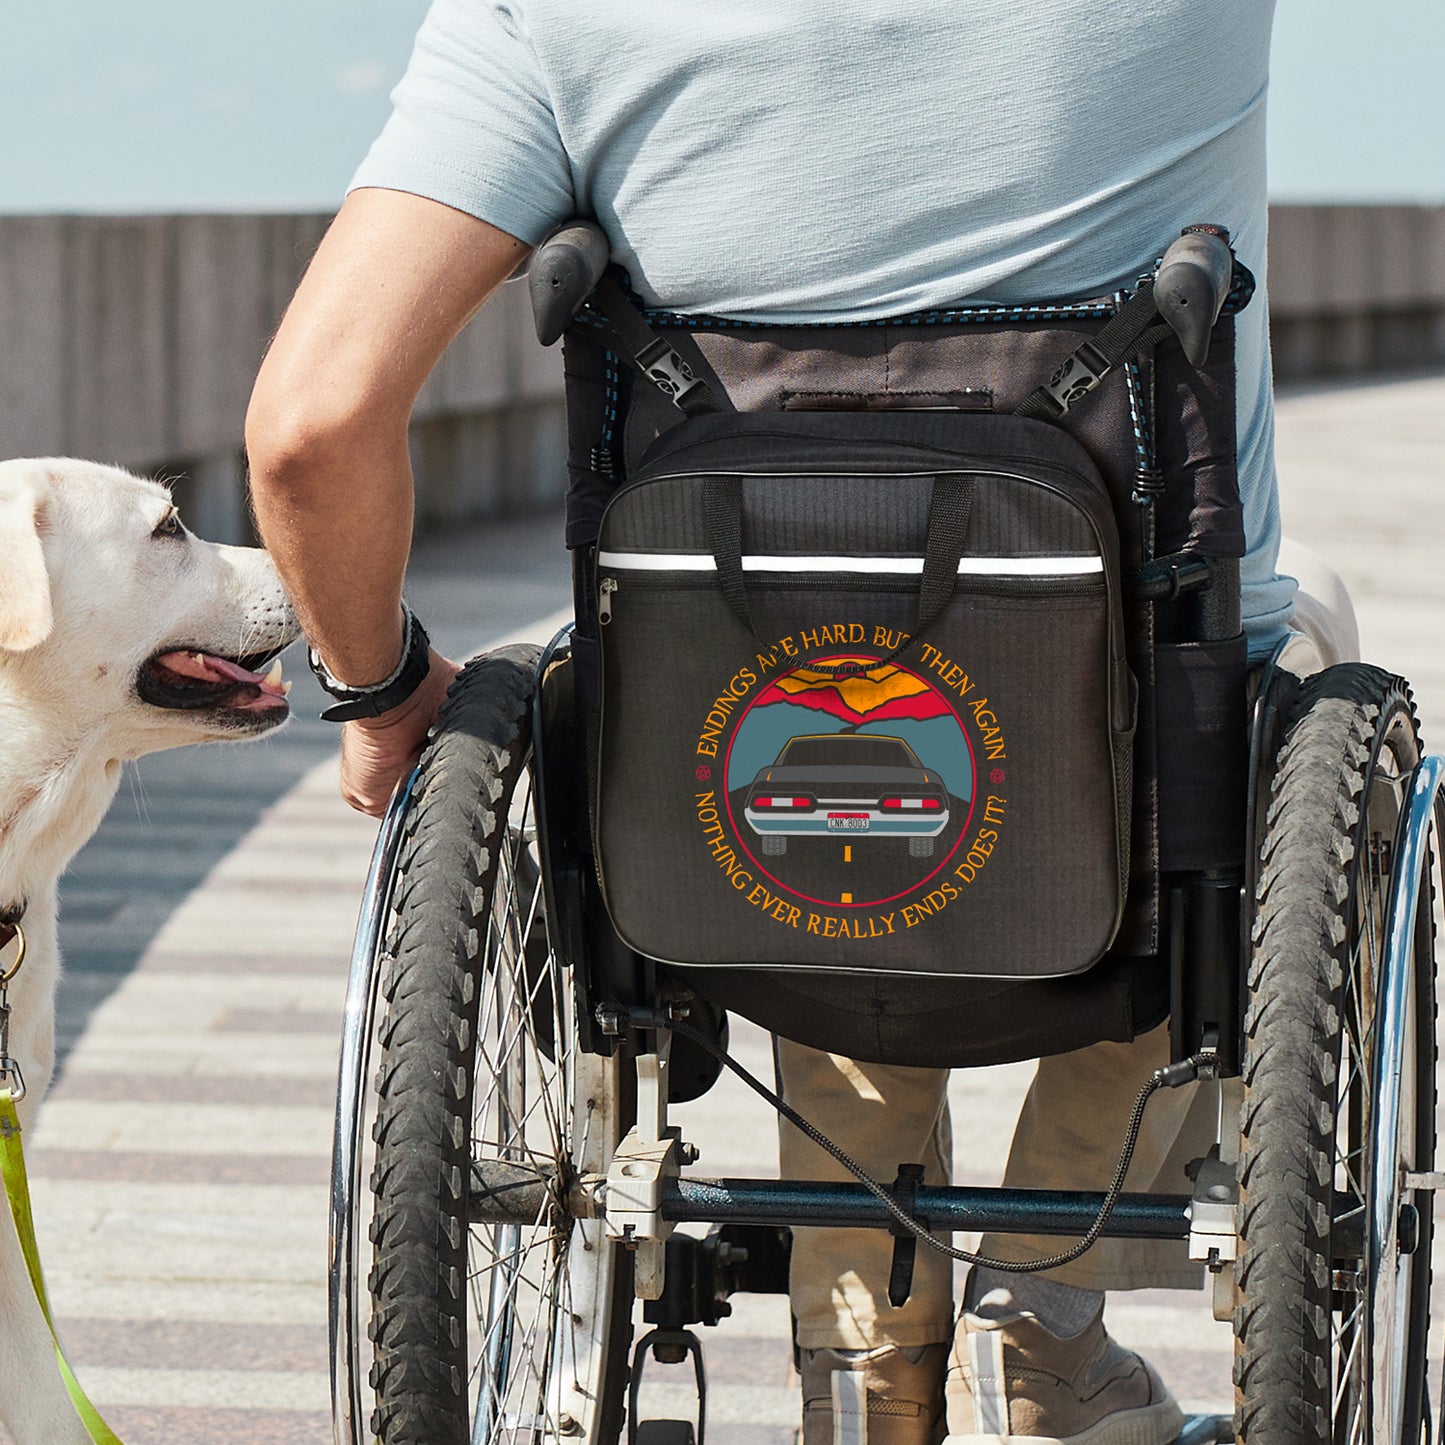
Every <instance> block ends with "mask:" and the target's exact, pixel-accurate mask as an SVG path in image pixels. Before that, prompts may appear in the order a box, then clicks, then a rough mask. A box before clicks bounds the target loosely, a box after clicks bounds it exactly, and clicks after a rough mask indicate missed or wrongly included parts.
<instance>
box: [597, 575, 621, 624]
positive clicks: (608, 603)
mask: <svg viewBox="0 0 1445 1445" xmlns="http://www.w3.org/2000/svg"><path fill="white" fill-rule="evenodd" d="M597 591H598V592H599V593H600V594H601V595H600V596H599V598H598V599H597V620H598V622H600V623H601V624H602V625H603V626H604V627H606V626H607V624H608V623H609V622H611V621H612V594H613V593H614V592H616V591H617V578H615V577H604V578H603V579H602V580H601V581H600V582H599V583H598V584H597Z"/></svg>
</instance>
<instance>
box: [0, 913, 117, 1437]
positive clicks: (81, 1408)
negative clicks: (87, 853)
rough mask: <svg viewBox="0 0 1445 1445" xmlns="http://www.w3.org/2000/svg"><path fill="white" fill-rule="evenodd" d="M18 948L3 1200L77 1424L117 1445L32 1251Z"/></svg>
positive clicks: (0, 1131)
mask: <svg viewBox="0 0 1445 1445" xmlns="http://www.w3.org/2000/svg"><path fill="white" fill-rule="evenodd" d="M16 932H17V936H18V938H19V943H20V949H19V952H18V953H17V954H16V957H15V961H14V963H12V964H11V965H10V967H9V968H8V969H6V970H5V971H4V972H3V973H0V1176H3V1177H4V1181H5V1202H6V1204H7V1205H8V1207H9V1210H10V1217H11V1219H12V1220H14V1222H15V1233H16V1234H17V1235H18V1236H19V1239H20V1253H21V1254H22V1255H23V1256H24V1257H25V1268H26V1269H27V1270H28V1271H29V1274H30V1286H31V1288H32V1289H33V1290H34V1291H35V1298H36V1299H37V1300H38V1301H39V1304H40V1311H41V1313H42V1314H43V1315H44V1316H45V1323H46V1324H47V1325H48V1326H49V1327H50V1338H51V1341H52V1342H53V1343H54V1345H55V1360H56V1363H57V1364H58V1365H59V1366H60V1374H61V1378H62V1379H63V1380H64V1381H65V1388H66V1389H67V1390H68V1391H69V1392H70V1400H71V1403H72V1404H73V1405H74V1406H75V1413H76V1414H77V1415H79V1416H80V1422H81V1424H82V1425H84V1426H85V1428H86V1431H87V1432H88V1433H89V1435H90V1438H91V1439H92V1440H94V1441H95V1442H96V1445H121V1441H120V1437H119V1436H118V1435H116V1433H115V1432H114V1431H113V1430H112V1429H111V1428H110V1426H109V1425H107V1424H106V1423H105V1421H104V1420H103V1419H102V1418H101V1415H100V1411H99V1410H97V1409H96V1408H95V1406H94V1405H92V1404H91V1403H90V1400H89V1399H88V1398H87V1397H86V1393H85V1391H84V1390H82V1389H81V1388H80V1381H79V1380H77V1379H76V1378H75V1374H74V1372H73V1371H72V1370H71V1368H70V1365H69V1363H68V1362H67V1360H66V1358H65V1352H64V1351H63V1350H62V1349H61V1348H60V1340H59V1338H58V1337H57V1335H56V1333H55V1321H54V1320H53V1319H52V1318H51V1314H50V1300H49V1298H48V1296H47V1295H46V1293H45V1276H44V1274H43V1273H42V1272H41V1269H40V1252H39V1250H37V1249H36V1247H35V1222H34V1218H33V1216H32V1214H31V1210H30V1185H29V1183H28V1182H27V1180H26V1177H25V1154H24V1151H23V1150H22V1149H21V1146H20V1115H19V1114H18V1113H17V1112H16V1109H15V1106H16V1104H18V1103H19V1102H20V1100H21V1099H23V1098H24V1097H25V1080H24V1079H23V1078H22V1077H21V1074H20V1067H19V1065H18V1064H17V1063H16V1062H15V1060H14V1059H12V1058H11V1057H10V1054H9V1039H8V1037H7V1035H8V1033H9V1023H10V1006H9V1004H8V1003H7V1002H6V998H5V993H6V985H7V984H8V983H9V982H10V980H11V979H12V978H14V977H15V975H16V974H17V973H18V972H19V971H20V964H21V962H22V961H23V960H24V958H25V935H24V934H23V933H20V932H19V930H18V929H17V930H16Z"/></svg>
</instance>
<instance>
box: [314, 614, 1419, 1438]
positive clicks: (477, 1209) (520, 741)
mask: <svg viewBox="0 0 1445 1445" xmlns="http://www.w3.org/2000/svg"><path fill="white" fill-rule="evenodd" d="M582 670H583V669H582V667H581V666H580V665H579V653H578V639H577V638H576V637H574V634H573V630H572V629H571V628H568V629H564V631H563V632H562V633H561V634H559V635H558V636H557V637H556V638H554V639H553V640H552V641H551V643H550V644H549V645H547V646H546V647H543V648H537V647H531V646H513V647H507V648H503V649H501V650H499V651H496V652H493V653H489V654H485V655H483V656H481V657H479V658H477V659H475V660H474V661H472V662H471V663H470V664H468V666H467V667H466V668H465V670H464V671H463V673H462V675H461V676H460V678H459V679H458V681H457V683H456V685H455V687H454V688H453V690H452V693H451V695H450V697H449V699H448V701H447V703H446V704H445V706H444V709H443V711H442V714H441V717H440V720H439V722H438V725H437V729H436V731H435V733H434V735H433V737H432V740H431V742H430V743H429V746H428V747H427V750H426V752H425V754H424V755H423V757H422V760H421V762H420V764H419V765H418V767H417V768H416V770H415V772H414V773H413V774H412V775H411V777H410V778H409V779H407V780H406V781H405V782H404V783H403V784H402V786H401V787H400V788H399V789H398V791H397V794H396V796H395V798H394V799H393V801H392V804H391V807H390V809H389V811H388V814H387V816H386V818H385V820H384V822H383V825H382V828H381V832H380V836H379V839H378V842H377V846H376V851H375V855H374V858H373V861H372V866H371V871H370V875H369V878H368V881H367V887H366V893H365V898H364V903H363V907H362V912H361V917H360V922H359V925H358V931H357V939H356V947H355V953H354V956H353V960H352V972H351V979H350V988H349V992H348V998H347V1006H346V1024H345V1033H344V1039H343V1053H342V1063H341V1071H340V1085H339V1095H338V1107H337V1123H336V1137H335V1148H334V1164H333V1184H332V1206H331V1225H332V1233H331V1261H330V1263H331V1353H332V1380H333V1411H334V1422H335V1429H336V1438H337V1440H338V1442H340V1445H360V1442H363V1441H370V1440H373V1439H375V1440H379V1441H381V1442H384V1445H401V1442H418V1445H419V1442H428V1445H431V1442H447V1445H451V1442H464V1441H471V1442H476V1445H481V1442H521V1441H527V1442H534V1445H542V1442H552V1441H556V1442H559V1445H560V1442H572V1441H575V1442H578V1445H613V1442H615V1441H617V1440H618V1439H619V1438H620V1436H621V1435H622V1432H623V1431H624V1429H625V1430H626V1431H627V1434H628V1439H629V1441H639V1442H642V1445H687V1442H691V1441H696V1442H698V1445H701V1441H702V1438H703V1435H704V1430H705V1399H706V1387H705V1371H704V1356H703V1347H702V1345H701V1344H700V1342H699V1338H698V1336H697V1334H696V1333H695V1332H694V1327H695V1326H709V1325H715V1324H716V1323H717V1322H718V1321H719V1320H720V1319H721V1318H722V1317H723V1316H724V1315H725V1314H726V1313H727V1312H728V1305H727V1301H728V1299H729V1297H730V1296H731V1295H733V1294H735V1293H739V1292H761V1293H786V1290H787V1265H788V1246H789V1230H790V1229H791V1228H792V1227H796V1226H801V1225H809V1226H817V1225H832V1226H839V1227H849V1228H876V1229H883V1230H888V1231H890V1232H891V1233H892V1234H893V1236H894V1239H895V1245H894V1249H895V1255H894V1261H895V1268H894V1273H895V1278H897V1279H899V1280H900V1281H901V1287H902V1290H903V1292H904V1294H905V1296H906V1291H907V1283H908V1277H909V1273H910V1270H911V1261H912V1258H913V1257H914V1251H916V1249H917V1248H926V1247H930V1245H929V1239H930V1238H943V1239H946V1238H947V1237H948V1236H949V1234H950V1232H952V1231H995V1232H1014V1233H1029V1234H1034V1235H1037V1234H1047V1235H1053V1236H1057V1237H1058V1238H1059V1239H1060V1240H1061V1242H1062V1243H1067V1242H1068V1241H1070V1240H1076V1241H1079V1245H1080V1246H1085V1247H1086V1246H1087V1243H1088V1242H1091V1241H1092V1240H1094V1239H1097V1238H1100V1237H1123V1238H1135V1239H1168V1240H1180V1241H1187V1244H1188V1250H1189V1255H1190V1257H1191V1258H1192V1259H1194V1260H1197V1261H1200V1262H1201V1263H1203V1264H1204V1265H1205V1266H1206V1268H1207V1269H1208V1271H1209V1272H1210V1273H1211V1275H1212V1278H1213V1301H1214V1314H1215V1317H1216V1319H1218V1320H1220V1321H1228V1322H1231V1323H1232V1327H1233V1332H1234V1340H1235V1370H1234V1381H1235V1388H1236V1408H1235V1413H1234V1416H1233V1418H1232V1419H1230V1418H1225V1417H1221V1418H1217V1419H1216V1418H1214V1417H1196V1418H1194V1419H1191V1420H1190V1421H1189V1423H1188V1425H1187V1427H1186V1433H1185V1435H1184V1436H1183V1437H1181V1439H1184V1440H1187V1441H1190V1442H1191V1445H1195V1442H1203V1441H1206V1440H1216V1439H1228V1438H1234V1437H1237V1438H1238V1439H1240V1440H1241V1441H1243V1442H1247V1445H1305V1442H1321V1441H1331V1442H1335V1445H1357V1442H1359V1445H1363V1442H1371V1445H1387V1442H1388V1445H1416V1442H1420V1441H1428V1440H1430V1439H1431V1438H1432V1432H1433V1429H1434V1426H1435V1421H1434V1418H1433V1415H1434V1411H1435V1410H1436V1409H1437V1408H1438V1405H1437V1404H1436V1403H1435V1401H1434V1400H1433V1397H1432V1394H1431V1389H1430V1382H1429V1380H1428V1379H1427V1336H1428V1330H1429V1324H1430V1318H1429V1317H1430V1282H1431V1274H1430V1258H1431V1241H1432V1231H1433V1208H1432V1205H1433V1196H1434V1191H1435V1190H1436V1189H1438V1188H1440V1187H1442V1186H1445V1173H1442V1172H1439V1171H1437V1170H1436V1168H1435V1156H1434V1150H1435V1143H1434V1139H1435V1108H1436V1094H1435V1064H1436V1037H1435V1019H1436V1000H1435V926H1436V901H1437V897H1438V892H1437V890H1438V884H1439V881H1440V880H1439V879H1438V876H1437V875H1438V873H1439V869H1440V849H1439V844H1438V833H1439V830H1440V827H1441V824H1442V822H1445V803H1442V797H1441V788H1442V782H1445V759H1441V758H1439V757H1432V756H1427V755H1426V754H1425V753H1424V752H1423V750H1422V746H1421V742H1420V738H1419V732H1418V728H1417V725H1416V720H1415V715H1414V709H1413V705H1412V702H1411V698H1410V693H1409V689H1408V687H1407V685H1406V684H1405V683H1404V682H1403V681H1402V680H1401V679H1400V678H1398V677H1394V676H1392V675H1390V674H1388V673H1386V672H1384V671H1381V670H1380V669H1378V668H1374V667H1370V666H1366V665H1363V664H1347V665H1341V666H1336V667H1332V668H1329V669H1327V670H1326V671H1324V672H1322V673H1319V674H1316V675H1314V676H1312V677H1309V678H1307V679H1305V680H1303V681H1301V680H1300V679H1299V678H1297V677H1296V676H1295V675H1294V674H1293V673H1292V672H1290V671H1288V670H1287V669H1286V668H1285V667H1284V666H1282V665H1280V663H1279V659H1278V654H1277V655H1276V658H1275V659H1274V660H1272V661H1271V662H1269V663H1268V664H1266V665H1265V666H1264V667H1262V668H1259V669H1256V670H1255V672H1254V673H1253V674H1252V675H1251V679H1250V687H1249V715H1248V717H1247V718H1244V717H1241V719H1240V721H1239V727H1240V730H1241V731H1242V732H1247V757H1248V766H1247V776H1246V777H1245V780H1244V781H1245V788H1246V797H1245V799H1244V802H1243V806H1242V808H1241V810H1240V812H1241V817H1242V827H1243V830H1244V832H1245V834H1246V839H1245V842H1244V846H1243V849H1242V857H1243V860H1244V862H1243V867H1242V870H1240V871H1236V872H1233V873H1229V872H1226V873H1223V874H1220V873H1219V872H1218V871H1217V870H1216V871H1215V872H1213V873H1211V872H1207V871H1205V872H1199V873H1195V874H1189V873H1178V874H1173V875H1169V876H1167V877H1166V879H1165V884H1166V886H1165V888H1164V912H1163V917H1164V927H1163V930H1162V935H1163V940H1164V942H1163V945H1162V947H1161V950H1160V959H1159V967H1160V969H1161V970H1163V972H1164V974H1165V975H1166V976H1167V991H1168V999H1167V1006H1168V1013H1169V1017H1170V1030H1171V1044H1172V1058H1173V1062H1172V1063H1171V1064H1170V1065H1169V1067H1168V1068H1166V1069H1164V1070H1161V1071H1160V1073H1159V1074H1158V1075H1156V1076H1155V1078H1154V1080H1152V1081H1151V1085H1150V1087H1149V1089H1146V1091H1145V1094H1144V1095H1143V1096H1141V1099H1140V1102H1139V1105H1138V1106H1137V1108H1136V1111H1135V1119H1134V1127H1135V1128H1136V1129H1137V1125H1138V1120H1139V1113H1140V1111H1141V1110H1142V1109H1144V1108H1147V1095H1148V1093H1149V1092H1150V1091H1151V1090H1152V1089H1157V1088H1164V1087H1169V1086H1171V1085H1174V1084H1181V1083H1184V1082H1187V1081H1194V1080H1197V1079H1207V1080H1212V1081H1214V1087H1215V1088H1216V1089H1217V1091H1218V1100H1219V1120H1220V1123H1219V1129H1218V1140H1217V1144H1216V1147H1215V1149H1214V1150H1213V1151H1212V1152H1211V1153H1210V1155H1209V1156H1208V1157H1206V1158H1204V1159H1201V1160H1199V1161H1196V1166H1195V1172H1194V1176H1193V1180H1192V1189H1191V1192H1189V1193H1183V1192H1181V1193H1177V1194H1168V1195H1163V1194H1138V1193H1132V1192H1130V1191H1129V1190H1128V1189H1127V1172H1126V1171H1127V1162H1128V1143H1129V1142H1130V1141H1121V1142H1123V1143H1125V1148H1124V1151H1123V1156H1122V1157H1121V1161H1120V1169H1119V1171H1118V1173H1117V1174H1116V1178H1115V1181H1114V1184H1113V1186H1112V1187H1111V1188H1110V1189H1109V1190H1108V1191H1106V1192H1105V1193H1103V1194H1101V1193H1099V1192H1090V1191H1041V1190H1019V1189H983V1188H963V1187H929V1186H926V1185H921V1184H920V1183H919V1181H918V1178H917V1175H916V1172H915V1173H910V1171H909V1170H908V1168H907V1167H906V1163H907V1161H900V1164H901V1165H904V1166H905V1167H902V1168H900V1171H899V1175H898V1178H897V1179H895V1180H882V1181H880V1180H873V1179H867V1178H861V1177H860V1178H858V1179H857V1180H856V1182H854V1183H849V1184H835V1183H820V1182H816V1181H805V1180H782V1181H776V1180H746V1179H709V1178H698V1177H694V1174H693V1172H692V1171H691V1170H690V1165H691V1164H692V1163H693V1162H694V1151H692V1150H690V1148H689V1145H688V1143H687V1141H686V1140H685V1139H683V1138H682V1137H681V1136H680V1133H679V1131H678V1129H677V1128H676V1127H675V1126H673V1125H672V1124H671V1123H670V1122H669V1107H670V1105H671V1104H674V1103H677V1102H680V1101H683V1100H686V1099H689V1098H693V1097H696V1096H697V1095H698V1094H700V1093H701V1092H703V1091H705V1090H706V1089H707V1088H708V1087H710V1086H711V1085H712V1083H713V1082H714V1081H715V1080H716V1078H717V1077H718V1076H719V1073H720V1070H721V1068H722V1067H723V1066H724V1064H725V1063H726V1062H727V1060H726V1025H725V1018H724V1016H723V1015H722V1014H721V1011H720V1010H719V1009H717V1008H716V1007H714V1006H713V1005H712V1004H711V1003H710V1002H709V1001H708V1000H707V999H706V998H703V997H699V996H698V994H697V993H696V992H695V991H694V990H693V989H692V988H690V987H689V985H688V982H687V980H685V979H683V978H680V977H679V976H678V975H677V974H676V973H675V972H673V971H669V970H668V969H666V968H664V967H663V966H662V965H660V964H657V963H654V962H653V961H651V960H650V959H648V958H646V957H643V956H640V955H638V954H636V953H634V952H633V951H632V950H630V949H628V948H627V947H626V946H625V945H624V944H623V943H622V942H621V940H620V939H619V937H618V936H617V934H616V932H615V931H614V929H613V927H612V925H611V923H610V921H609V916H608V913H607V909H606V908H605V907H604V904H603V898H602V892H601V887H600V885H599V881H598V875H597V872H596V869H595V866H594V861H593V856H592V853H593V849H592V839H591V835H590V831H589V816H588V815H589V808H588V799H589V797H590V796H591V795H592V788H593V785H594V779H593V778H591V777H590V776H589V771H590V769H591V767H592V766H594V761H593V760H594V754H593V752H592V750H591V749H590V748H589V743H588V738H587V736H586V720H585V715H586V708H585V706H584V705H582V704H581V703H579V698H578V689H579V673H581V672H582ZM752 1082H753V1084H754V1086H755V1087H757V1088H759V1089H761V1090H762V1091H763V1092H764V1094H765V1095H770V1091H769V1090H768V1089H767V1086H766V1085H759V1084H757V1081H752ZM771 1102H773V1103H774V1104H775V1105H776V1106H777V1107H779V1108H780V1109H782V1110H786V1108H787V1105H786V1104H785V1103H784V1101H782V1100H779V1099H777V1098H776V1096H771ZM855 1173H861V1171H855ZM683 1224H688V1225H706V1226H708V1227H709V1229H708V1232H707V1233H706V1234H703V1235H698V1234H694V1233H683V1232H679V1231H678V1230H677V1228H676V1226H678V1225H683ZM1078 1247H1079V1246H1076V1248H1078ZM639 1300H640V1301H641V1305H640V1308H638V1307H637V1303H636V1302H637V1301H639ZM639 1313H640V1316H641V1331H640V1332H639V1330H638V1329H637V1328H635V1316H636V1315H638V1314H639ZM649 1358H650V1359H654V1360H658V1361H662V1362H665V1363H673V1364H686V1363H688V1362H691V1364H692V1366H693V1369H694V1371H695V1376H696V1381H697V1390H698V1411H697V1419H696V1424H695V1425H694V1423H693V1422H692V1421H678V1420H666V1421H662V1420H644V1419H639V1418H638V1416H639V1413H640V1406H639V1399H640V1396H639V1384H640V1380H641V1377H642V1375H643V1373H644V1367H645V1364H646V1362H647V1360H648V1359H649Z"/></svg>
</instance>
